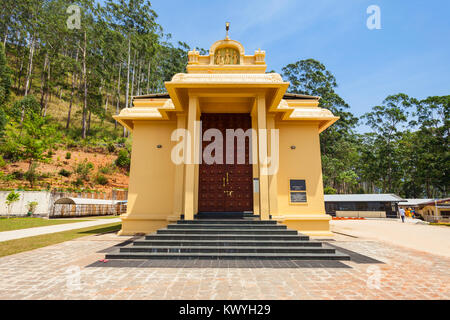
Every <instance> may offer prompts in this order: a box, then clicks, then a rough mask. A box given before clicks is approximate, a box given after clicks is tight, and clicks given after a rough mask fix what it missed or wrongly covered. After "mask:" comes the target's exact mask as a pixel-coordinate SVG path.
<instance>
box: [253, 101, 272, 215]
mask: <svg viewBox="0 0 450 320" xmlns="http://www.w3.org/2000/svg"><path fill="white" fill-rule="evenodd" d="M256 116H257V119H258V163H259V212H260V217H261V220H269V177H268V175H267V134H266V133H267V131H266V129H267V120H266V97H265V96H264V95H259V96H257V97H256Z"/></svg>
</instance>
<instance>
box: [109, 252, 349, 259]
mask: <svg viewBox="0 0 450 320" xmlns="http://www.w3.org/2000/svg"><path fill="white" fill-rule="evenodd" d="M106 259H208V260H219V259H240V260H247V259H268V260H273V259H275V260H285V259H289V260H350V257H349V256H348V255H345V254H342V253H340V252H336V253H200V252H198V253H187V252H181V253H167V252H116V253H107V254H106Z"/></svg>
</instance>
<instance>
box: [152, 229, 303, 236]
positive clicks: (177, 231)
mask: <svg viewBox="0 0 450 320" xmlns="http://www.w3.org/2000/svg"><path fill="white" fill-rule="evenodd" d="M156 233H157V234H198V235H203V234H220V235H223V234H235V235H237V234H246V235H276V234H278V235H296V234H298V233H297V231H296V230H289V229H285V230H274V229H248V228H246V229H240V228H221V229H208V228H204V229H194V228H183V229H159V230H158V231H157V232H156Z"/></svg>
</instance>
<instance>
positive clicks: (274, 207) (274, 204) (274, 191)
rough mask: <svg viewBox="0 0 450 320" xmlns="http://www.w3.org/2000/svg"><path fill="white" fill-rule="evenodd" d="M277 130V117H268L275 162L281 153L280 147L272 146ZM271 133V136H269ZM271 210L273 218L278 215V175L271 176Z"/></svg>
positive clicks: (271, 154) (268, 129)
mask: <svg viewBox="0 0 450 320" xmlns="http://www.w3.org/2000/svg"><path fill="white" fill-rule="evenodd" d="M273 130H275V115H274V114H268V115H267V135H268V136H267V140H268V142H267V143H268V145H269V152H270V159H271V161H272V162H273V161H274V160H273V157H274V155H275V154H276V153H278V152H279V150H278V146H275V145H272V135H273V134H274V132H273ZM269 133H270V136H269ZM269 209H270V214H271V215H272V216H274V215H277V214H278V184H277V173H276V172H275V173H274V174H271V175H269Z"/></svg>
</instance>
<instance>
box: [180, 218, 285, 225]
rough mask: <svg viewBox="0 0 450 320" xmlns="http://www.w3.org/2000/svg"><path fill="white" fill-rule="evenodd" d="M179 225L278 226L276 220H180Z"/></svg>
mask: <svg viewBox="0 0 450 320" xmlns="http://www.w3.org/2000/svg"><path fill="white" fill-rule="evenodd" d="M177 224H183V225H192V224H195V225H197V224H198V225H202V224H208V225H210V224H245V225H247V224H250V225H260V224H262V225H276V224H277V221H274V220H244V219H202V220H178V221H177Z"/></svg>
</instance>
